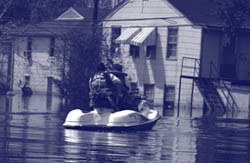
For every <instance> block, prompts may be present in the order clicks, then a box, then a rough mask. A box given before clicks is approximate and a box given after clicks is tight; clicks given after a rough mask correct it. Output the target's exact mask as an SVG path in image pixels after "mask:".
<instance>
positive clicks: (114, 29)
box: [110, 26, 121, 56]
mask: <svg viewBox="0 0 250 163" xmlns="http://www.w3.org/2000/svg"><path fill="white" fill-rule="evenodd" d="M120 35H121V27H120V26H114V27H112V29H111V49H110V51H111V55H112V56H113V54H114V53H115V49H116V48H118V47H119V46H120V44H116V43H115V40H116V39H117V38H118V37H119V36H120Z"/></svg>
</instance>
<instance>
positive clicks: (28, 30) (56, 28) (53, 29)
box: [11, 7, 110, 35]
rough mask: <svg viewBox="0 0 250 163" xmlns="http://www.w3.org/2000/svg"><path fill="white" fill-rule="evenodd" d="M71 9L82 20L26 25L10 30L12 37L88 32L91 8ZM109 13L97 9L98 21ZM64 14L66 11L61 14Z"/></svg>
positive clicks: (52, 21) (91, 14)
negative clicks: (77, 30)
mask: <svg viewBox="0 0 250 163" xmlns="http://www.w3.org/2000/svg"><path fill="white" fill-rule="evenodd" d="M72 9H73V10H74V11H76V12H77V13H79V14H80V15H81V16H82V17H83V18H84V19H54V20H51V21H46V22H41V23H38V24H28V25H25V26H23V27H20V28H17V29H15V30H12V32H11V33H12V34H13V35H57V34H60V33H64V32H67V31H68V30H72V29H83V30H84V31H86V32H89V31H90V30H91V28H92V23H93V8H87V7H85V8H80V7H72ZM109 11H110V9H99V10H98V20H100V19H101V18H102V17H103V16H104V15H105V14H106V13H108V12H109ZM65 12H66V11H64V12H63V13H65ZM63 13H62V14H63ZM59 17H60V16H59Z"/></svg>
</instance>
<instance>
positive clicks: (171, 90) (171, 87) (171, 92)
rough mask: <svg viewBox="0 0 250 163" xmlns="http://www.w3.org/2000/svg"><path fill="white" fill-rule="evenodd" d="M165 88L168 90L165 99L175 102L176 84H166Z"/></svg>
mask: <svg viewBox="0 0 250 163" xmlns="http://www.w3.org/2000/svg"><path fill="white" fill-rule="evenodd" d="M165 89H166V91H165V92H164V93H165V95H164V98H165V99H164V101H166V102H174V103H175V95H176V92H175V85H165ZM168 92H169V93H168ZM169 97H170V98H169ZM168 99H170V100H168Z"/></svg>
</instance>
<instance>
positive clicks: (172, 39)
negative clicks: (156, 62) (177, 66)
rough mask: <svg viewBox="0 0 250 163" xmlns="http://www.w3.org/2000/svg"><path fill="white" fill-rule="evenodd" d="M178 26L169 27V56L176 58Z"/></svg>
mask: <svg viewBox="0 0 250 163" xmlns="http://www.w3.org/2000/svg"><path fill="white" fill-rule="evenodd" d="M177 40H178V28H177V27H170V28H168V41H167V58H176V54H177Z"/></svg>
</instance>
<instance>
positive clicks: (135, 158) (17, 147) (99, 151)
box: [0, 95, 250, 163]
mask: <svg viewBox="0 0 250 163" xmlns="http://www.w3.org/2000/svg"><path fill="white" fill-rule="evenodd" d="M59 103H60V101H59V99H58V98H56V97H53V96H38V95H33V96H31V97H27V98H26V97H22V96H19V95H17V96H14V97H6V96H0V104H1V105H0V149H1V150H0V162H4V163H8V162H13V163H16V162H31V163H34V162H42V163H44V162H46V163H47V162H71V163H72V162H76V163H78V162H109V163H110V162H126V163H130V162H138V163H142V162H143V163H144V162H154V163H165V162H171V163H172V162H176V163H186V162H188V163H196V162H197V163H200V162H202V163H203V162H208V163H210V162H211V163H216V162H224V163H228V162H229V163H230V162H232V163H233V162H240V163H242V162H243V163H244V162H248V160H249V159H250V158H249V153H250V130H249V119H245V120H240V119H235V118H232V117H229V118H226V119H224V118H221V119H215V118H214V119H212V118H209V119H206V118H202V117H201V116H199V117H198V118H196V117H191V118H190V117H189V114H183V112H182V114H181V117H176V115H175V113H174V112H173V111H171V112H169V113H168V114H167V115H168V116H166V117H163V118H162V119H161V120H160V121H159V122H158V123H157V124H156V126H155V127H154V128H153V130H151V131H143V132H136V131H135V132H88V131H79V130H70V129H64V128H63V127H61V125H62V123H63V121H64V119H63V118H61V116H59V115H60V114H59V113H61V112H62V110H60V109H59ZM185 112H189V111H188V110H185ZM200 113H201V111H200V110H198V111H197V112H196V110H195V109H194V110H193V115H202V114H200ZM185 115H186V116H185Z"/></svg>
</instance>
